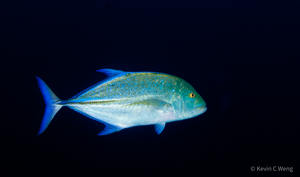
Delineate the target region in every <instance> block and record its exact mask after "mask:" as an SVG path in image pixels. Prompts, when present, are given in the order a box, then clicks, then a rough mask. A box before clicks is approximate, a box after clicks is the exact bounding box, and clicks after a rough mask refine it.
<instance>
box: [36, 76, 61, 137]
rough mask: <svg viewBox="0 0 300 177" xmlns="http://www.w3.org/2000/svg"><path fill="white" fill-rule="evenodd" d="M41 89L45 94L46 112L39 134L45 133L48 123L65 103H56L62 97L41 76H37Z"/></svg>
mask: <svg viewBox="0 0 300 177" xmlns="http://www.w3.org/2000/svg"><path fill="white" fill-rule="evenodd" d="M36 79H37V81H38V84H39V87H40V90H41V92H42V94H43V97H44V100H45V104H46V109H45V114H44V117H43V120H42V123H41V127H40V130H39V132H38V135H39V134H41V133H43V132H44V131H45V130H46V128H47V127H48V125H49V124H50V122H51V120H52V119H53V117H54V116H55V114H56V113H57V112H58V111H59V110H60V108H61V107H62V106H63V105H58V104H56V103H57V102H58V101H60V99H59V98H58V97H57V96H56V95H55V94H54V93H53V92H52V91H51V89H50V88H49V87H48V86H47V85H46V83H45V82H44V81H43V80H42V79H40V78H39V77H36Z"/></svg>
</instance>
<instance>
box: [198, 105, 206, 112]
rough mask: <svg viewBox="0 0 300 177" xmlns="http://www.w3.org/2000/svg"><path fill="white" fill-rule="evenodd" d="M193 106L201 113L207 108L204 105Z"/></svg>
mask: <svg viewBox="0 0 300 177" xmlns="http://www.w3.org/2000/svg"><path fill="white" fill-rule="evenodd" d="M195 108H196V109H197V111H199V112H200V113H199V114H202V113H204V112H205V111H206V110H207V107H206V105H202V106H197V107H195Z"/></svg>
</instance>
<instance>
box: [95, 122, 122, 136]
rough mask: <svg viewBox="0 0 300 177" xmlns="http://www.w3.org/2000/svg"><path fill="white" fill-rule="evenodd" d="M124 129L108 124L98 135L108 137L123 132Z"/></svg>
mask: <svg viewBox="0 0 300 177" xmlns="http://www.w3.org/2000/svg"><path fill="white" fill-rule="evenodd" d="M122 129H123V128H121V127H117V126H114V125H111V124H108V123H105V128H104V129H103V130H102V131H101V132H100V133H99V134H98V135H108V134H111V133H114V132H117V131H120V130H122Z"/></svg>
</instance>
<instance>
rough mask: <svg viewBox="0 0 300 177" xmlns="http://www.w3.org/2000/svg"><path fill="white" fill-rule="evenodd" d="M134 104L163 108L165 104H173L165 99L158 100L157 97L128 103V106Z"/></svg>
mask: <svg viewBox="0 0 300 177" xmlns="http://www.w3.org/2000/svg"><path fill="white" fill-rule="evenodd" d="M132 105H143V106H150V107H156V108H158V109H161V108H163V107H165V106H167V107H168V106H171V104H169V103H167V102H165V101H161V100H157V99H148V100H143V101H138V102H134V103H131V104H128V105H126V106H132Z"/></svg>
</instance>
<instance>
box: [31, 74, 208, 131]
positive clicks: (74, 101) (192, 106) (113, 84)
mask: <svg viewBox="0 0 300 177" xmlns="http://www.w3.org/2000/svg"><path fill="white" fill-rule="evenodd" d="M98 72H102V73H105V74H106V75H107V76H108V77H107V78H106V79H105V80H103V81H101V82H99V83H97V84H95V85H93V86H91V87H89V88H87V89H85V90H83V91H82V92H80V93H79V94H77V95H75V96H74V97H72V98H70V99H68V100H60V99H59V98H58V97H57V96H56V95H55V94H54V93H53V92H52V91H51V89H50V88H49V87H48V86H47V85H46V83H45V82H44V81H43V80H42V79H40V78H39V77H36V78H37V81H38V85H39V88H40V90H41V92H42V94H43V97H44V101H45V104H46V108H45V113H44V117H43V120H42V123H41V126H40V130H39V132H38V135H39V134H41V133H43V132H44V131H45V129H46V128H47V127H48V125H49V124H50V122H51V120H52V119H53V117H54V116H55V114H56V113H57V112H58V111H59V110H60V109H61V108H62V107H63V106H67V107H69V108H71V109H73V110H75V111H77V112H79V113H82V114H83V115H85V116H87V117H89V118H91V119H94V120H96V121H99V122H101V123H103V124H105V128H104V129H103V130H102V131H101V132H100V133H99V134H98V135H107V134H110V133H114V132H117V131H120V130H122V129H124V128H129V127H134V126H141V125H154V127H155V131H156V133H157V134H160V133H161V132H162V131H163V129H164V127H165V125H166V123H167V122H173V121H179V120H184V119H188V118H193V117H196V116H198V115H200V114H202V113H204V112H205V111H206V109H207V108H206V103H205V101H204V100H203V98H202V97H201V96H200V95H199V94H198V93H197V91H196V90H195V89H194V88H193V87H192V86H191V85H190V84H189V83H188V82H186V81H185V80H183V79H181V78H179V77H176V76H172V75H169V74H164V73H159V72H124V71H120V70H113V69H100V70H98Z"/></svg>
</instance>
